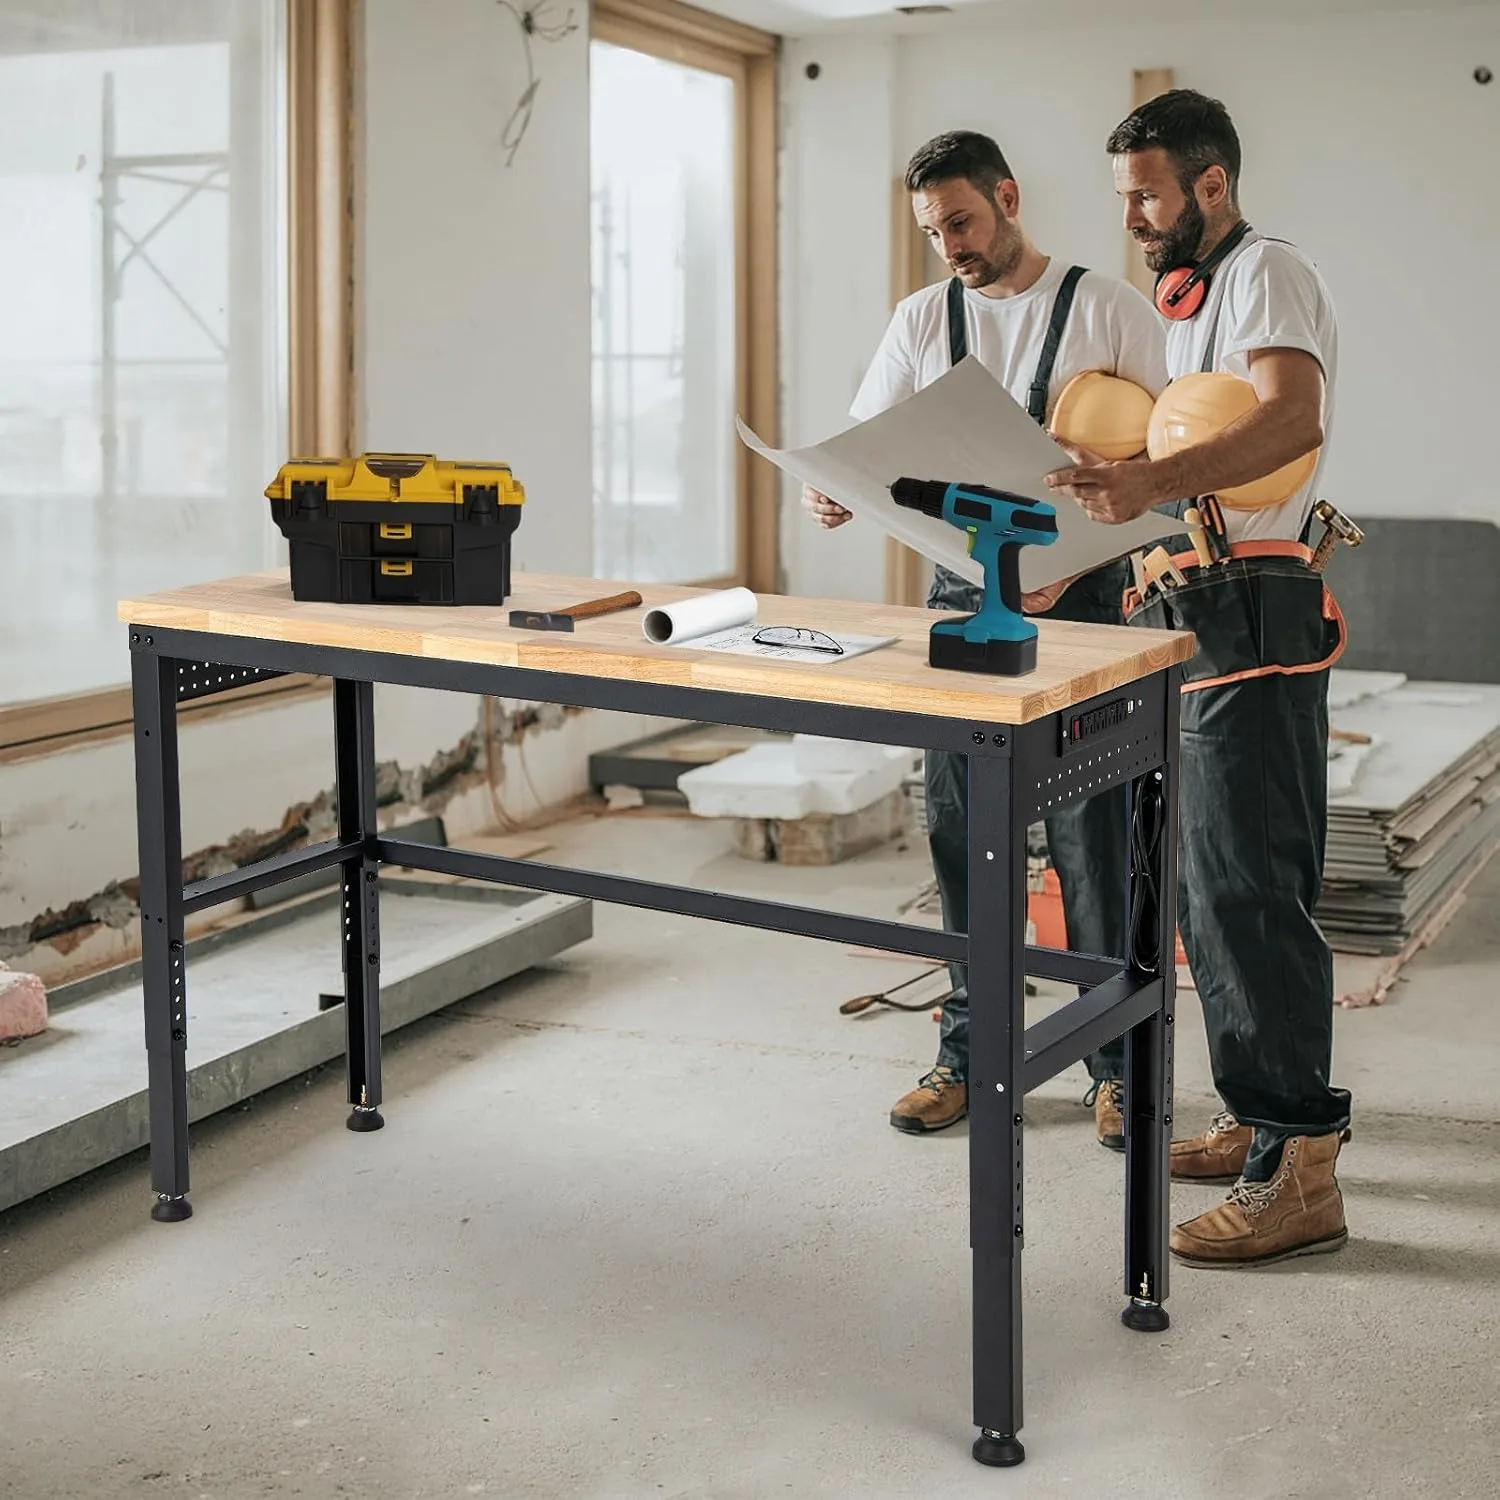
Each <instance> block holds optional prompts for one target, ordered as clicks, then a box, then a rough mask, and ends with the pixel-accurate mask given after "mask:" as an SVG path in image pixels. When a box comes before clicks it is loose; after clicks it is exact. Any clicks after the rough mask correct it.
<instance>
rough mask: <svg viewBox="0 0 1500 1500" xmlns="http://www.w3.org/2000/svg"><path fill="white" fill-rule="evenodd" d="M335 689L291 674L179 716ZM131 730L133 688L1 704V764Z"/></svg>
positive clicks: (205, 715)
mask: <svg viewBox="0 0 1500 1500" xmlns="http://www.w3.org/2000/svg"><path fill="white" fill-rule="evenodd" d="M332 691H333V688H332V684H331V683H330V682H329V681H328V679H327V678H322V677H311V676H308V675H307V674H306V673H302V672H297V673H290V674H288V675H287V676H285V677H276V678H273V679H272V680H271V681H270V682H252V683H249V684H247V685H246V686H244V687H238V688H230V689H229V690H228V691H227V692H223V693H215V694H214V695H213V697H211V698H199V699H194V700H192V701H190V702H187V703H183V704H181V705H179V707H178V709H177V715H178V719H179V720H180V721H181V722H182V723H184V724H187V723H191V722H192V721H193V720H197V721H198V722H199V723H202V722H203V721H205V720H208V719H214V718H218V717H220V716H221V715H223V714H227V713H231V712H233V713H243V712H245V711H246V710H247V709H250V708H262V707H269V706H272V705H275V706H280V705H282V704H285V703H294V702H296V701H297V700H298V699H299V698H326V697H330V696H331V694H332ZM130 728H131V715H130V689H129V688H123V687H121V688H101V689H99V691H98V692H94V693H73V694H69V695H66V696H62V697H57V698H35V699H32V700H31V701H30V702H27V703H13V704H10V705H8V706H6V707H4V708H0V766H8V765H14V764H15V763H16V762H17V761H23V760H35V759H37V757H39V756H45V755H55V754H58V753H59V752H61V751H64V750H76V749H78V748H79V747H80V746H83V745H97V744H103V743H104V742H105V741H107V740H118V739H124V738H125V737H126V736H127V735H129V733H130Z"/></svg>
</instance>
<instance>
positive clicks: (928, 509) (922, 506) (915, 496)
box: [891, 479, 949, 521]
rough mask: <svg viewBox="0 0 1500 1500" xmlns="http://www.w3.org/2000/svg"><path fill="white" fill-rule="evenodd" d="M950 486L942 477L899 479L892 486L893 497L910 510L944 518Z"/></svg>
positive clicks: (898, 503)
mask: <svg viewBox="0 0 1500 1500" xmlns="http://www.w3.org/2000/svg"><path fill="white" fill-rule="evenodd" d="M948 489H949V486H948V485H947V484H946V483H945V482H944V481H943V480H941V479H898V480H897V481H896V482H895V483H894V484H893V485H892V486H891V499H892V500H894V501H895V502H896V504H897V505H904V506H905V507H906V508H907V509H908V510H919V511H921V512H922V514H923V515H927V516H933V517H935V518H936V519H937V520H939V521H941V520H942V519H943V500H944V497H945V496H946V495H947V493H948Z"/></svg>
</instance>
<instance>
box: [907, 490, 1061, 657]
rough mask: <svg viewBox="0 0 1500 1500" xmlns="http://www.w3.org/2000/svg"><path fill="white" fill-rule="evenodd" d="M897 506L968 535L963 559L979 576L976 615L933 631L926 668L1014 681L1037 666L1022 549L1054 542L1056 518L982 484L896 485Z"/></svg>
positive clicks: (1040, 505) (1038, 504) (1042, 504)
mask: <svg viewBox="0 0 1500 1500" xmlns="http://www.w3.org/2000/svg"><path fill="white" fill-rule="evenodd" d="M891 498H892V499H893V500H894V501H895V502H896V504H897V505H902V506H905V507H906V508H907V509H909V510H919V511H922V512H923V513H924V514H925V515H929V516H935V517H940V518H941V519H942V520H944V521H946V522H947V523H948V524H949V525H950V526H956V527H957V528H958V529H959V530H960V531H964V532H967V533H968V536H969V556H970V557H972V558H973V559H974V560H975V561H976V562H977V563H978V564H979V565H980V567H982V568H983V569H984V602H983V604H982V605H981V606H980V608H979V610H978V612H977V613H975V614H972V615H966V616H963V617H961V618H959V619H955V620H939V621H938V622H937V624H935V625H934V626H933V627H932V631H931V634H930V637H929V645H928V653H927V654H928V661H929V662H930V663H931V664H932V665H933V666H934V667H946V668H950V669H952V670H955V671H961V672H991V673H995V674H997V675H1001V676H1012V677H1013V676H1018V675H1019V674H1021V673H1023V672H1029V671H1031V670H1032V668H1033V667H1035V666H1036V640H1037V630H1036V626H1035V625H1034V624H1032V622H1031V621H1030V620H1028V619H1027V618H1026V617H1025V615H1023V614H1022V613H1021V571H1020V553H1021V548H1022V547H1024V546H1027V545H1031V546H1039V547H1046V546H1050V545H1051V544H1052V543H1053V542H1055V541H1056V540H1057V512H1056V510H1054V509H1053V507H1052V506H1050V505H1048V504H1047V503H1046V501H1044V500H1030V499H1027V498H1026V496H1024V495H1012V494H1010V493H1008V492H1007V491H1005V490H995V489H990V488H989V487H987V486H986V485H982V484H948V483H945V482H944V481H942V480H938V479H898V480H897V481H896V482H895V483H894V484H893V485H892V486H891Z"/></svg>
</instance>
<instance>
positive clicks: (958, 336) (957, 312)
mask: <svg viewBox="0 0 1500 1500" xmlns="http://www.w3.org/2000/svg"><path fill="white" fill-rule="evenodd" d="M968 352H969V334H968V330H967V329H966V328H965V327H964V284H963V282H961V281H960V280H959V279H958V277H957V276H955V277H954V278H953V280H952V281H950V282H949V283H948V360H949V363H950V364H955V365H956V364H957V363H958V362H959V360H961V359H962V358H963V357H964V356H965V355H966V354H967V353H968Z"/></svg>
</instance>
